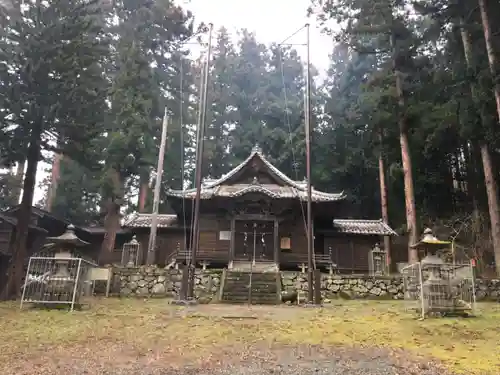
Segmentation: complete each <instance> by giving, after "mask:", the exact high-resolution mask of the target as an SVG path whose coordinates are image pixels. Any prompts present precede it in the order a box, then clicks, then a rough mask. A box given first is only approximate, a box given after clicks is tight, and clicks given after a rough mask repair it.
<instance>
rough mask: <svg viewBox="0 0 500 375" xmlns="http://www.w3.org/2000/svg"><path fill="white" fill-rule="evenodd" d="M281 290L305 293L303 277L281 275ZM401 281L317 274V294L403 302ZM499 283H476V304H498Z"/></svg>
mask: <svg viewBox="0 0 500 375" xmlns="http://www.w3.org/2000/svg"><path fill="white" fill-rule="evenodd" d="M281 275H282V279H283V288H284V289H285V290H297V289H300V290H303V291H307V274H304V273H301V272H286V271H285V272H282V273H281ZM403 289H404V286H403V278H402V277H401V276H399V275H394V276H377V277H372V276H368V275H328V274H322V275H321V295H322V297H323V299H324V302H326V303H328V301H329V300H331V299H335V298H344V299H396V300H397V299H404V294H403V292H404V290H403ZM499 298H500V280H487V279H477V280H476V299H477V300H478V301H491V300H493V301H498V300H499Z"/></svg>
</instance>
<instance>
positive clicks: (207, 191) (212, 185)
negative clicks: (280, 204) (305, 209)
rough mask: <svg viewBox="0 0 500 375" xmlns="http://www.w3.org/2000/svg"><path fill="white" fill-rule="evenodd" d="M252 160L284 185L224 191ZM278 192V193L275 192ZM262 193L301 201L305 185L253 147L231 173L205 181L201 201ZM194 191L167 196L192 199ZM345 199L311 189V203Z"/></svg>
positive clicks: (180, 191) (305, 190)
mask: <svg viewBox="0 0 500 375" xmlns="http://www.w3.org/2000/svg"><path fill="white" fill-rule="evenodd" d="M254 158H258V159H259V160H260V161H262V163H263V164H264V165H265V166H266V168H267V170H268V171H269V172H270V173H271V174H272V175H273V176H274V177H275V178H276V179H279V180H280V181H282V182H283V184H284V185H285V186H284V187H280V189H277V188H276V187H275V188H274V189H272V188H271V187H270V186H269V185H265V184H260V183H259V182H254V183H250V184H246V187H241V185H242V184H235V186H236V185H240V188H239V189H237V190H236V191H228V189H224V188H223V187H224V186H227V185H226V183H227V182H229V181H230V179H231V178H233V177H234V176H236V175H237V174H238V173H239V172H240V171H242V170H243V169H244V168H245V167H246V166H247V165H248V164H249V163H250V162H251V161H252V160H253V159H254ZM276 190H280V191H276ZM256 192H257V193H259V192H260V193H263V194H266V195H268V196H271V197H272V198H297V197H298V198H300V199H301V200H306V199H307V183H306V182H304V181H300V182H299V181H295V180H292V179H291V178H290V177H288V176H287V175H286V174H284V173H283V172H281V171H280V170H279V169H278V168H276V167H275V166H274V165H273V164H272V163H271V162H270V161H269V160H268V159H267V158H266V157H265V156H264V154H263V153H262V150H261V149H260V147H258V146H255V147H254V148H253V149H252V152H251V153H250V155H249V156H248V157H247V158H246V159H245V160H244V161H243V162H242V163H241V164H239V165H238V166H236V167H235V168H233V169H232V170H231V171H229V172H228V173H226V174H225V175H223V176H222V177H220V178H218V179H211V180H205V181H204V183H203V184H202V193H201V198H202V199H210V198H212V197H214V196H224V197H236V196H241V195H243V194H247V193H256ZM195 193H196V189H187V190H172V189H168V190H167V195H169V196H172V197H180V198H188V199H194V197H195ZM344 198H345V195H344V192H340V193H325V192H321V191H317V190H315V189H312V199H313V201H337V200H342V199H344Z"/></svg>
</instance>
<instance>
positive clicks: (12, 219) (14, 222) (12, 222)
mask: <svg viewBox="0 0 500 375" xmlns="http://www.w3.org/2000/svg"><path fill="white" fill-rule="evenodd" d="M0 221H4V222H6V223H9V224H10V225H12V226H16V225H17V218H15V217H13V216H9V215H5V214H3V213H1V212H0ZM29 228H30V229H33V230H36V231H38V232H43V233H47V231H46V230H45V229H43V228H40V227H37V226H36V225H33V224H30V225H29Z"/></svg>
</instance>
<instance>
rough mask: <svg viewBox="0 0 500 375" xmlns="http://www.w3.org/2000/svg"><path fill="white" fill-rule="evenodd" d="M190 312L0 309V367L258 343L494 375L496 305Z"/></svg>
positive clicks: (498, 326) (128, 307) (136, 305)
mask: <svg viewBox="0 0 500 375" xmlns="http://www.w3.org/2000/svg"><path fill="white" fill-rule="evenodd" d="M190 311H191V313H190V314H185V313H183V309H182V308H179V307H174V306H171V305H168V302H167V301H166V300H158V299H156V300H138V299H130V300H123V299H122V300H119V299H99V300H95V301H93V304H92V306H91V308H90V309H89V310H86V311H79V312H73V313H68V312H65V311H47V310H29V309H26V310H19V306H18V305H17V304H16V305H14V304H12V303H4V304H0V316H1V317H2V318H1V320H0V362H3V361H6V363H9V362H10V363H12V361H15V360H16V359H17V358H19V356H22V355H24V356H26V357H31V356H34V355H36V354H37V353H40V352H46V351H47V350H51V348H59V349H61V348H63V349H62V350H78V348H85V347H89V346H92V347H96V348H98V347H99V346H100V345H102V346H103V347H109V345H119V344H120V343H133V344H130V345H133V347H134V350H136V351H137V352H138V353H147V352H148V351H151V348H161V350H168V351H169V353H178V354H182V357H183V358H190V359H200V358H202V357H204V356H207V355H211V354H213V353H217V352H218V351H220V350H224V348H231V347H233V348H234V347H242V346H243V347H245V346H251V345H253V344H258V343H261V342H265V343H273V344H278V345H279V344H292V345H293V344H310V345H347V346H383V347H388V348H402V349H405V350H408V351H410V352H412V353H414V354H415V356H423V357H434V358H436V359H438V360H441V361H442V362H443V363H444V365H445V366H447V367H448V368H450V369H452V370H454V371H456V372H461V373H466V374H484V375H486V374H498V373H500V370H499V369H500V355H499V353H500V305H499V304H493V303H492V304H480V305H479V313H478V314H477V315H478V316H477V317H474V318H467V319H464V318H439V319H438V318H436V319H428V320H424V321H419V320H417V319H415V317H414V316H412V315H410V314H408V313H405V312H404V307H403V305H402V304H401V303H396V302H390V301H371V302H370V301H335V302H334V303H333V304H332V305H331V307H328V308H323V309H305V308H298V307H260V306H259V307H257V306H254V307H251V308H249V307H247V306H228V305H200V306H197V307H196V308H194V309H192V310H190ZM227 315H234V316H245V315H246V316H252V317H254V318H255V317H257V319H227Z"/></svg>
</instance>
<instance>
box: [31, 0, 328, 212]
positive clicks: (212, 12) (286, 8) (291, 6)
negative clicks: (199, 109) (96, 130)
mask: <svg viewBox="0 0 500 375" xmlns="http://www.w3.org/2000/svg"><path fill="white" fill-rule="evenodd" d="M176 3H178V4H180V5H182V6H183V8H185V9H187V10H190V11H192V12H193V14H194V16H195V20H196V23H200V22H205V23H210V22H211V23H213V25H214V29H215V30H217V29H219V28H220V27H222V26H224V27H225V28H226V29H228V31H229V33H231V34H232V35H233V36H234V37H236V32H237V30H240V29H243V28H246V29H248V30H249V31H252V32H254V33H255V34H256V38H257V40H258V41H259V42H261V43H264V44H271V43H273V42H275V43H280V42H282V41H283V40H284V39H285V38H287V37H288V36H290V35H291V34H293V33H294V32H295V31H297V30H298V29H300V28H301V27H302V26H304V25H305V24H306V23H310V25H311V27H310V43H309V45H310V59H311V63H312V64H313V65H314V66H315V67H316V68H317V69H318V70H319V72H320V75H322V73H323V72H324V71H326V69H327V68H328V65H329V54H330V53H331V51H332V48H333V43H332V40H331V38H330V37H328V36H325V35H322V34H321V32H320V29H319V27H318V25H317V23H316V22H315V20H314V17H311V18H310V19H309V18H307V7H308V6H309V4H310V0H252V1H244V0H176ZM287 42H288V43H296V44H305V43H306V33H305V31H301V32H299V33H297V34H296V35H295V36H294V37H292V38H291V39H290V40H288V41H287ZM294 48H295V49H296V50H297V52H298V53H299V54H300V55H301V56H302V58H303V59H304V61H305V59H306V49H305V47H304V46H296V47H294ZM47 167H48V165H46V164H45V163H42V165H40V167H39V168H38V173H37V188H36V191H35V199H34V203H36V202H38V201H39V200H40V199H41V198H42V195H43V192H42V191H41V190H40V189H39V188H38V185H39V183H40V181H42V180H43V179H44V178H45V177H46V176H47V173H46V172H45V171H44V170H45V169H47Z"/></svg>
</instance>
